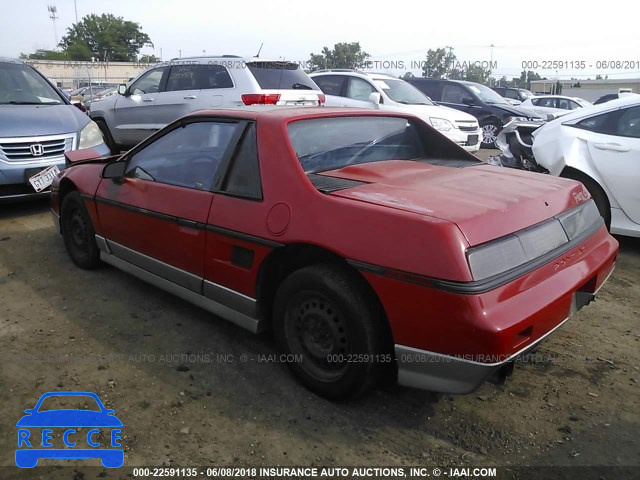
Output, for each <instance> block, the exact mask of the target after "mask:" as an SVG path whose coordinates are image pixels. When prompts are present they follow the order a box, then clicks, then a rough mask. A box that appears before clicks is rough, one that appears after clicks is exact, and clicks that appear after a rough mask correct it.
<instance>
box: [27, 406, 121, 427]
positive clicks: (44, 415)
mask: <svg viewBox="0 0 640 480" xmlns="http://www.w3.org/2000/svg"><path fill="white" fill-rule="evenodd" d="M121 426H122V422H121V421H120V420H119V419H118V417H116V416H115V415H107V414H105V413H101V412H94V411H91V410H49V411H46V412H38V413H34V414H31V415H25V416H24V417H22V418H21V419H20V420H18V423H16V427H121Z"/></svg>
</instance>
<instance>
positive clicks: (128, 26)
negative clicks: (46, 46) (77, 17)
mask: <svg viewBox="0 0 640 480" xmlns="http://www.w3.org/2000/svg"><path fill="white" fill-rule="evenodd" d="M148 43H151V41H150V39H149V36H148V35H147V34H146V33H144V32H142V31H141V30H140V25H139V24H138V23H135V22H130V21H127V20H124V19H123V18H122V17H115V16H113V15H112V14H102V15H100V16H98V15H94V14H91V15H87V16H86V17H84V18H83V19H82V20H81V21H80V22H78V23H75V24H73V26H71V27H70V28H68V29H67V34H66V35H65V36H64V37H62V40H61V41H60V44H59V47H60V48H62V50H63V52H66V53H67V54H68V56H69V58H70V59H71V60H89V59H90V58H91V57H95V58H96V59H100V60H111V61H115V62H132V61H135V60H136V59H137V55H138V52H140V49H141V48H142V47H143V46H144V45H145V44H148Z"/></svg>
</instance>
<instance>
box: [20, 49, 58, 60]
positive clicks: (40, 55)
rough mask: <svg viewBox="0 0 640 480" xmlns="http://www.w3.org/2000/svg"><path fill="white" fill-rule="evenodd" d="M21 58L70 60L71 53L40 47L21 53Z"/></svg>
mask: <svg viewBox="0 0 640 480" xmlns="http://www.w3.org/2000/svg"><path fill="white" fill-rule="evenodd" d="M20 58H22V59H25V60H69V55H68V53H67V52H60V51H57V50H45V49H42V48H39V49H38V50H36V51H35V52H34V53H21V54H20Z"/></svg>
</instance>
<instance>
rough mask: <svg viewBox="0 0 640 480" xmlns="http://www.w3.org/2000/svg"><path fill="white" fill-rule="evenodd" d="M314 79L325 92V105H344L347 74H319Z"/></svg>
mask: <svg viewBox="0 0 640 480" xmlns="http://www.w3.org/2000/svg"><path fill="white" fill-rule="evenodd" d="M312 80H313V81H314V82H315V84H316V85H318V87H319V88H320V90H322V93H324V94H325V105H326V106H327V107H342V106H344V104H343V101H344V95H345V91H346V85H347V76H346V75H318V76H314V77H312Z"/></svg>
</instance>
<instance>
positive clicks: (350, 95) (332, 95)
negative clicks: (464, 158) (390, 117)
mask: <svg viewBox="0 0 640 480" xmlns="http://www.w3.org/2000/svg"><path fill="white" fill-rule="evenodd" d="M310 77H311V78H312V79H313V81H314V82H316V84H317V85H318V86H319V87H320V89H321V90H322V91H323V92H324V93H325V95H326V99H327V100H326V105H327V106H328V107H359V108H376V109H380V110H383V111H388V112H407V113H412V114H414V115H417V116H419V117H420V118H422V119H423V120H425V121H426V122H427V123H429V124H431V126H433V127H434V128H435V129H436V130H439V131H440V133H442V134H443V135H444V136H445V137H447V138H448V139H449V140H451V141H453V142H455V143H457V144H458V145H460V146H461V147H462V148H464V149H465V150H467V151H469V152H477V151H478V150H480V142H481V140H482V139H481V137H482V132H481V131H480V127H479V126H478V121H477V120H476V118H475V117H473V116H472V115H469V114H466V113H462V112H459V111H457V110H454V109H452V108H447V107H443V106H438V105H436V104H435V103H433V102H432V101H431V99H430V98H428V97H427V96H426V95H425V94H424V93H422V92H421V91H420V90H418V89H416V88H415V87H413V86H412V85H410V84H408V83H407V82H405V81H404V80H401V79H399V78H395V77H391V76H389V75H384V74H380V73H365V72H360V71H357V70H325V71H322V72H318V73H312V74H311V75H310Z"/></svg>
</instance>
